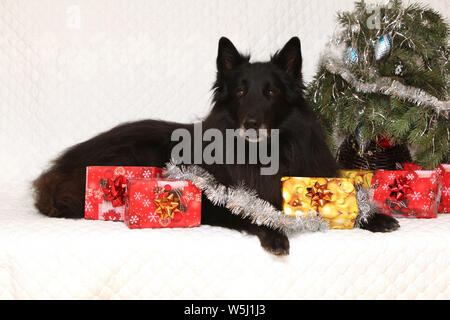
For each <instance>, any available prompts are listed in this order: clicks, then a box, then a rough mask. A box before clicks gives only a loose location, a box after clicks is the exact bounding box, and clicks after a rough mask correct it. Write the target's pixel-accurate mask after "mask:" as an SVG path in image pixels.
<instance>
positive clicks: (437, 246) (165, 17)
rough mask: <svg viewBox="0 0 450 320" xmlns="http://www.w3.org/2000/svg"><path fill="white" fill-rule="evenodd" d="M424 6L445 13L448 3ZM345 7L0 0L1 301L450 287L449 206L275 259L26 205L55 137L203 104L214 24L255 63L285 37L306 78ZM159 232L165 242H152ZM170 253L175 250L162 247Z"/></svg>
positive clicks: (417, 291)
mask: <svg viewBox="0 0 450 320" xmlns="http://www.w3.org/2000/svg"><path fill="white" fill-rule="evenodd" d="M425 3H429V4H431V5H432V6H433V7H434V8H435V9H437V10H439V11H440V12H441V13H442V14H443V15H444V16H445V17H447V18H449V16H450V4H449V1H448V0H428V1H425ZM352 7H353V0H339V1H333V0H321V1H315V0H283V1H274V0H246V1H243V0H223V1H213V0H195V1H194V0H190V1H174V0H159V1H149V0H95V1H94V0H39V1H37V0H36V1H34V0H33V1H31V0H0V153H1V155H0V183H1V188H0V243H1V245H0V248H1V250H0V297H7V298H36V297H39V298H58V297H69V298H70V297H78V298H92V297H99V298H133V297H141V298H155V297H163V298H174V297H175V298H208V297H209V298H224V297H225V298H237V297H240V298H299V297H300V298H351V299H353V298H389V299H391V298H447V299H448V298H450V291H449V290H450V288H449V287H450V271H449V270H448V265H449V263H450V261H449V259H450V245H449V243H450V239H449V234H450V229H449V228H450V223H449V221H450V220H449V219H450V217H442V218H440V220H439V219H438V220H433V221H411V220H409V221H403V222H402V230H401V231H400V232H398V233H394V234H390V235H373V234H370V233H368V232H365V231H362V230H354V231H351V232H339V231H333V232H329V233H327V234H325V235H322V234H311V235H305V236H303V237H298V238H296V239H293V241H292V242H291V256H290V257H289V258H287V259H282V260H281V259H275V258H273V257H271V256H270V255H268V254H265V252H263V250H262V249H261V248H260V246H259V243H258V240H257V239H256V238H255V237H248V236H242V235H240V234H238V233H236V232H233V231H230V230H222V229H218V228H211V227H201V228H200V229H199V231H195V232H189V231H186V232H185V231H184V230H176V231H173V232H170V235H169V233H166V232H165V231H162V230H158V231H155V230H142V232H139V231H140V230H138V231H136V232H128V230H127V229H126V227H125V226H124V225H122V224H108V223H103V222H92V221H65V220H55V219H48V218H45V217H42V216H40V215H38V214H37V213H36V212H35V210H34V209H33V208H32V206H31V203H30V202H31V199H30V193H29V192H28V186H29V181H31V180H32V179H33V178H35V177H36V176H37V175H38V174H39V173H40V171H41V170H42V169H44V168H45V167H46V166H47V164H48V162H49V161H50V160H51V159H53V158H55V157H56V156H57V155H58V153H59V152H61V151H62V150H63V149H65V148H67V147H69V146H71V145H73V144H75V143H78V142H81V141H83V140H85V139H88V138H90V137H92V136H93V135H94V134H97V133H99V132H101V131H104V130H107V129H109V128H111V127H112V126H114V125H117V124H119V123H121V122H124V121H131V120H139V119H145V118H156V119H165V120H174V121H182V122H186V121H193V120H197V119H198V118H201V117H203V116H205V115H206V114H207V112H208V110H209V108H210V98H211V94H210V88H211V86H212V83H213V80H214V76H215V59H216V53H217V52H216V51H217V42H218V39H219V37H220V36H222V35H223V36H227V37H229V38H230V39H231V40H232V41H233V42H234V43H235V45H236V46H237V48H238V49H240V50H241V51H243V52H245V53H247V52H251V53H252V54H253V60H265V59H268V58H269V56H270V54H273V53H274V52H275V51H276V50H278V49H280V48H281V47H282V46H283V45H284V43H285V42H286V41H288V40H289V38H290V37H292V36H295V35H297V36H299V37H300V38H301V40H302V47H303V57H304V72H305V75H306V79H307V80H310V79H311V76H312V75H313V73H314V70H315V64H316V63H317V60H318V57H319V53H320V51H321V50H322V48H323V46H324V44H325V42H326V40H327V38H328V37H329V36H330V35H331V34H332V32H333V30H334V17H335V12H336V11H337V10H347V9H351V8H352ZM169 238H170V239H171V241H167V242H166V243H168V248H167V251H164V250H163V249H165V248H161V246H159V245H158V242H159V241H160V239H167V240H168V239H169ZM204 239H209V241H205V240H204ZM206 242H208V243H206ZM182 245H185V247H183V249H182V250H181V249H180V247H178V246H182ZM367 248H371V250H370V251H368V250H367ZM191 249H192V251H190V250H191ZM170 250H172V251H170ZM216 251H220V254H218V255H217V254H214V252H216ZM170 252H171V253H172V254H173V255H174V256H176V255H177V254H178V253H180V252H183V253H182V254H181V256H179V257H178V258H173V259H169V258H170V257H171V255H170ZM318 252H320V254H317V253H318ZM208 253H209V254H210V255H208ZM154 256H158V260H157V261H155V259H153V257H154ZM192 256H195V259H192ZM93 257H96V260H93ZM417 257H421V259H418V258H417ZM319 258H320V259H319ZM394 260H395V261H394ZM202 261H208V264H207V265H205V264H204V263H203V262H202ZM180 263H181V264H183V266H184V268H182V269H181V270H180V272H179V273H178V274H177V275H176V276H175V277H174V276H173V273H172V270H175V269H177V267H179V265H180ZM250 265H251V266H253V268H252V269H248V268H247V269H246V270H245V272H243V271H242V266H246V267H247V266H250ZM208 266H209V267H208ZM224 266H226V268H224ZM154 271H158V272H159V273H158V272H157V274H156V276H152V272H154ZM215 272H217V274H215ZM430 277H431V279H432V280H430ZM221 279H224V280H225V281H223V280H221ZM261 279H265V280H267V281H261ZM144 280H148V281H144ZM187 280H190V281H191V282H189V283H188V284H187V283H186V281H187Z"/></svg>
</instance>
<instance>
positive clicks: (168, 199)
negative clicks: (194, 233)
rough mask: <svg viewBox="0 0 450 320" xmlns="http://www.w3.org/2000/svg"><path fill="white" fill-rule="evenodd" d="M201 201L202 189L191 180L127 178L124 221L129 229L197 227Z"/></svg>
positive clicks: (199, 219) (199, 220) (199, 218)
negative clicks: (128, 179)
mask: <svg viewBox="0 0 450 320" xmlns="http://www.w3.org/2000/svg"><path fill="white" fill-rule="evenodd" d="M201 205H202V193H201V190H200V189H198V188H197V187H196V186H195V185H194V184H192V182H191V181H185V180H164V179H158V180H130V181H129V183H128V198H127V202H126V209H125V219H124V221H125V223H126V225H127V226H128V227H129V228H131V229H141V228H192V227H197V226H198V225H200V222H201Z"/></svg>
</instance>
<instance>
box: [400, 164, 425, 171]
mask: <svg viewBox="0 0 450 320" xmlns="http://www.w3.org/2000/svg"><path fill="white" fill-rule="evenodd" d="M403 170H405V171H415V170H424V168H423V167H422V166H421V165H418V164H415V163H410V162H405V163H404V164H403Z"/></svg>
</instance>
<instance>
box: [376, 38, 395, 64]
mask: <svg viewBox="0 0 450 320" xmlns="http://www.w3.org/2000/svg"><path fill="white" fill-rule="evenodd" d="M392 48H393V45H392V38H391V35H390V34H385V35H384V36H382V37H381V38H379V39H378V40H377V42H376V43H375V59H376V60H377V61H380V60H381V59H384V58H386V57H388V56H389V55H390V54H391V52H392Z"/></svg>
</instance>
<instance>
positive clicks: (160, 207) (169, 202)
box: [153, 194, 181, 220]
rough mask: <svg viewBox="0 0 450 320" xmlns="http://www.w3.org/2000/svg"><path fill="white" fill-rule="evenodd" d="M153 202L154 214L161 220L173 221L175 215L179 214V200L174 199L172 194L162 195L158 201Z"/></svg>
mask: <svg viewBox="0 0 450 320" xmlns="http://www.w3.org/2000/svg"><path fill="white" fill-rule="evenodd" d="M153 202H154V203H155V204H156V206H157V209H156V213H157V214H159V215H160V216H161V220H166V219H167V218H171V219H173V218H174V216H175V213H177V212H181V211H180V209H179V206H180V199H178V198H175V196H174V195H173V194H170V195H166V194H163V195H162V197H161V198H160V199H155V200H153Z"/></svg>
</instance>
